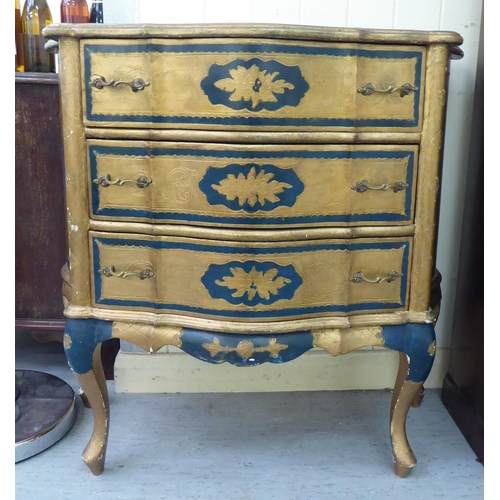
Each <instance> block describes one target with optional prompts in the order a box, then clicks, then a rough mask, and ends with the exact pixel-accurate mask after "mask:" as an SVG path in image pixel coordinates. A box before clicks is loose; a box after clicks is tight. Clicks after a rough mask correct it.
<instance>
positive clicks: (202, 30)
mask: <svg viewBox="0 0 500 500" xmlns="http://www.w3.org/2000/svg"><path fill="white" fill-rule="evenodd" d="M43 34H44V36H45V37H48V38H51V39H56V38H58V37H61V36H70V37H76V38H129V39H131V38H193V37H198V38H199V37H205V38H218V37H221V36H227V37H229V38H234V37H242V36H245V37H254V38H258V39H262V38H274V39H296V40H325V41H337V42H357V41H359V40H360V39H361V38H362V39H363V40H364V41H365V42H366V43H377V42H383V43H402V44H419V45H426V44H429V43H445V44H453V45H460V44H461V43H462V42H463V39H462V37H461V36H460V35H459V34H458V33H456V32H454V31H444V30H443V31H423V30H395V29H390V30H389V29H369V28H361V29H360V28H342V29H339V28H329V27H325V26H304V25H294V24H271V23H253V24H250V23H234V24H227V23H224V24H217V23H203V24H133V25H130V24H126V25H123V24H122V25H120V24H114V25H107V24H104V25H102V24H77V25H68V24H51V25H49V26H47V27H46V28H44V33H43Z"/></svg>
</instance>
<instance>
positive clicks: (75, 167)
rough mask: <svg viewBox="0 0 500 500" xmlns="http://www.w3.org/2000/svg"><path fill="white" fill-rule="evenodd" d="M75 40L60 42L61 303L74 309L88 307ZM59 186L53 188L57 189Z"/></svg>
mask: <svg viewBox="0 0 500 500" xmlns="http://www.w3.org/2000/svg"><path fill="white" fill-rule="evenodd" d="M78 51H79V43H78V40H76V39H71V38H65V39H63V40H61V42H60V58H59V67H60V85H59V88H60V91H61V102H62V109H61V114H62V134H63V139H64V153H65V154H64V168H65V183H64V184H65V190H66V193H65V200H66V232H67V237H68V249H69V252H68V264H67V268H66V270H65V272H66V278H65V282H66V283H67V284H68V286H64V294H65V300H67V301H69V302H70V303H71V304H74V305H78V306H86V305H90V300H91V299H90V280H89V267H90V262H89V252H88V243H87V242H88V227H89V221H88V214H89V208H88V204H87V202H88V199H87V196H86V195H85V193H86V190H87V172H86V171H85V168H84V165H85V164H86V159H87V158H86V148H85V136H84V132H83V125H82V120H81V115H82V112H81V106H82V102H81V92H80V85H81V81H82V79H81V74H80V65H79V58H78V53H79V52H78ZM58 188H59V186H57V187H54V189H58Z"/></svg>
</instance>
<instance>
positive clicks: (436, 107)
mask: <svg viewBox="0 0 500 500" xmlns="http://www.w3.org/2000/svg"><path fill="white" fill-rule="evenodd" d="M44 34H45V36H47V37H48V38H52V39H54V40H59V53H60V58H61V64H60V68H61V75H60V77H61V96H62V115H63V133H64V145H65V172H66V199H67V221H68V225H67V231H68V241H69V249H70V250H69V255H68V263H67V265H66V266H65V267H64V268H63V270H62V276H63V281H64V285H63V296H64V304H65V315H66V316H67V318H68V321H67V325H66V332H65V339H64V340H65V341H64V346H65V350H66V355H67V358H68V362H69V364H70V367H71V368H72V370H73V372H74V373H75V375H76V377H77V380H78V381H79V383H80V384H81V387H82V391H83V393H84V394H85V396H86V399H87V400H88V402H89V405H90V406H91V408H92V411H93V412H94V431H93V433H92V437H91V439H90V441H89V444H88V445H87V447H86V448H85V450H84V453H83V459H84V461H85V463H86V464H87V465H88V466H89V468H90V469H91V471H92V472H93V473H94V474H100V473H102V471H103V469H104V461H105V453H106V446H107V437H108V431H109V401H108V395H107V391H106V384H105V380H104V377H103V375H102V365H101V364H100V358H99V348H100V344H101V343H102V342H103V341H104V340H107V339H110V338H119V339H123V340H127V341H130V342H132V343H134V344H136V345H138V346H140V347H142V348H143V349H145V350H146V351H149V352H150V353H155V352H157V351H158V349H160V348H161V347H163V346H165V345H171V346H175V347H178V348H180V349H182V350H183V351H184V352H186V353H188V354H190V355H192V356H194V357H196V358H198V359H200V360H203V361H206V362H209V363H214V364H219V363H223V362H228V363H231V364H234V365H236V366H255V365H258V364H261V363H265V362H270V363H282V362H288V361H291V360H293V359H295V358H297V357H298V356H301V355H302V354H304V353H305V352H307V351H308V350H310V349H313V348H322V349H324V350H326V351H327V352H329V353H330V354H331V355H333V356H337V355H342V354H347V353H349V352H351V351H353V350H355V349H359V348H361V347H367V346H372V347H378V348H388V349H393V350H396V351H399V353H400V365H399V371H398V375H397V379H396V383H395V387H394V393H393V399H392V404H391V409H390V436H391V442H392V451H393V457H394V468H395V472H396V474H397V475H399V476H401V477H405V476H407V475H408V473H409V472H410V471H411V470H412V468H413V467H414V466H415V464H416V458H415V456H414V454H413V452H412V450H411V447H410V445H409V443H408V439H407V436H406V429H405V426H406V417H407V414H408V411H409V408H410V407H411V406H418V405H419V404H420V402H421V400H422V397H423V394H424V388H423V384H424V382H425V380H426V378H427V376H428V374H429V372H430V369H431V367H432V364H433V360H434V356H435V350H436V341H435V333H434V324H435V321H436V320H437V315H438V313H439V304H431V303H430V297H431V295H430V291H431V276H432V273H433V271H434V265H435V263H434V259H435V256H434V252H435V237H436V234H435V233H436V223H437V211H438V200H439V187H440V175H441V155H442V141H443V129H444V116H445V107H446V90H447V78H448V65H449V60H450V58H451V59H453V58H459V57H461V55H462V53H461V51H460V49H459V48H458V46H459V45H460V44H461V43H462V39H461V37H460V36H459V35H458V34H456V33H452V32H423V31H421V32H418V31H396V30H358V29H336V28H319V27H310V26H309V27H308V26H278V25H177V26H163V25H130V26H98V25H84V24H83V25H81V24H80V25H78V24H76V25H67V24H66V25H51V26H49V27H47V28H46V29H45V32H44ZM172 55H174V57H172ZM186 68H189V71H188V70H186ZM339 75H341V76H339Z"/></svg>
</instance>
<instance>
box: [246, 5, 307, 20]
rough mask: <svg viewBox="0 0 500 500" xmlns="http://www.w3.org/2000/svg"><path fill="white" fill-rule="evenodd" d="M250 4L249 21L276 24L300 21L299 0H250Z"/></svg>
mask: <svg viewBox="0 0 500 500" xmlns="http://www.w3.org/2000/svg"><path fill="white" fill-rule="evenodd" d="M242 3H243V2H242ZM251 5H252V9H251V10H252V17H251V19H250V20H251V22H254V23H278V24H299V22H300V0H252V2H251ZM240 8H241V7H240Z"/></svg>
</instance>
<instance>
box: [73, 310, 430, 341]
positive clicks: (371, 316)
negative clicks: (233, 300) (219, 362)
mask: <svg viewBox="0 0 500 500" xmlns="http://www.w3.org/2000/svg"><path fill="white" fill-rule="evenodd" d="M64 314H65V315H66V316H67V317H68V318H94V319H103V320H106V321H126V322H138V323H146V324H155V325H167V326H180V327H184V328H195V329H199V330H207V331H211V332H218V333H219V332H220V333H234V334H243V335H248V334H251V333H257V334H259V333H267V334H273V335H278V334H281V333H290V332H300V331H304V330H314V329H322V328H353V327H365V326H370V327H371V326H378V325H381V324H383V325H405V324H407V323H432V317H433V315H432V312H431V311H427V312H420V313H417V312H412V311H394V310H388V309H386V310H380V311H379V312H377V313H365V314H356V313H354V314H352V315H344V316H340V315H331V316H319V315H318V316H315V317H312V318H306V319H289V320H286V321H281V320H279V319H278V320H271V321H266V322H263V321H256V320H255V319H252V318H251V319H249V320H248V321H242V320H238V321H235V320H233V319H229V320H224V319H222V320H221V319H210V318H206V317H203V318H201V317H196V316H195V315H194V314H193V315H190V316H183V315H180V314H173V313H170V312H168V313H162V312H158V313H157V312H152V311H144V310H140V309H138V308H134V307H130V308H127V309H124V308H120V307H113V306H100V307H91V306H89V307H78V306H72V305H69V306H68V307H67V308H66V310H65V311H64Z"/></svg>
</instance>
